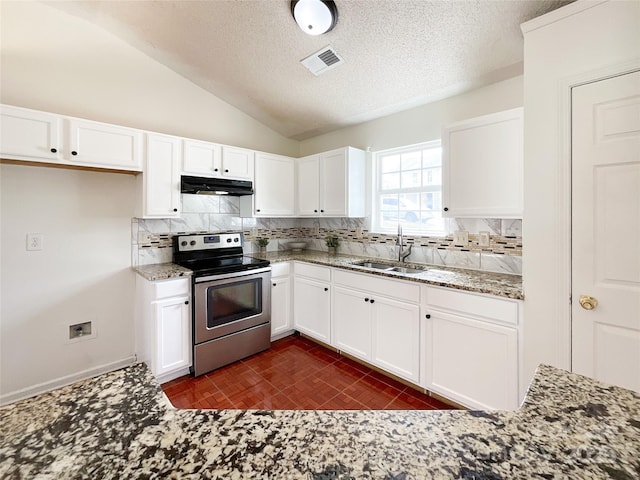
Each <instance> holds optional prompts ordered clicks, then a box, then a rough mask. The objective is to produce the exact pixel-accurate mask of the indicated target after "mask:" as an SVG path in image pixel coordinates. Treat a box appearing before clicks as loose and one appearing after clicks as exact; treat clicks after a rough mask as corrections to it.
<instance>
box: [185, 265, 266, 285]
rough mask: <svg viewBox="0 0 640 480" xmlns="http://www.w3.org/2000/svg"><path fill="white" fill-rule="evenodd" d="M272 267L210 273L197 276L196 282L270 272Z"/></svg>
mask: <svg viewBox="0 0 640 480" xmlns="http://www.w3.org/2000/svg"><path fill="white" fill-rule="evenodd" d="M270 271H271V267H264V268H254V269H253V270H243V271H241V272H234V273H219V274H217V275H209V276H207V277H195V279H194V283H203V282H211V281H214V280H224V279H226V278H235V277H246V276H248V275H256V274H260V273H266V272H270Z"/></svg>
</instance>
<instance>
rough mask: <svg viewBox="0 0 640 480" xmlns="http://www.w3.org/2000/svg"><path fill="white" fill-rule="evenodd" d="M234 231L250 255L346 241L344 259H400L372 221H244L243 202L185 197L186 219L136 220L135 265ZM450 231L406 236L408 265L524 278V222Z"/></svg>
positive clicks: (465, 222) (480, 222)
mask: <svg viewBox="0 0 640 480" xmlns="http://www.w3.org/2000/svg"><path fill="white" fill-rule="evenodd" d="M457 230H466V231H468V232H469V242H468V244H467V245H464V246H463V245H456V244H455V243H454V240H453V232H455V231H457ZM229 231H234V232H235V231H242V232H243V233H244V238H245V252H246V253H251V252H252V251H254V248H256V247H255V243H254V240H256V238H258V237H265V238H269V239H271V242H270V243H269V245H268V247H267V249H268V250H269V251H273V250H278V249H286V248H287V246H286V244H287V243H288V242H290V241H293V240H305V241H307V242H308V246H307V248H308V249H311V250H320V251H323V250H326V246H325V244H324V239H325V237H327V236H329V235H334V236H337V237H339V238H340V247H339V249H338V252H339V253H348V254H353V255H362V256H367V257H373V258H381V259H393V258H396V257H397V247H396V245H395V241H396V236H395V235H388V234H380V233H372V232H370V231H369V230H368V219H366V218H319V219H318V218H240V216H239V202H238V197H223V196H210V195H182V214H181V216H180V218H176V219H138V218H134V219H132V223H131V243H132V249H131V262H132V265H134V266H137V265H147V264H154V263H165V262H171V260H172V245H173V236H174V235H176V234H181V233H198V232H229ZM447 231H448V232H449V234H448V235H447V236H446V237H426V236H412V235H405V236H404V239H405V242H406V243H411V244H413V250H412V254H411V256H410V257H409V258H408V259H407V261H408V262H413V263H429V264H435V265H446V266H452V267H461V268H471V269H477V270H485V271H492V272H500V273H512V274H517V275H521V274H522V220H519V219H495V218H492V219H479V218H471V219H470V218H450V219H447ZM479 232H489V234H490V243H489V245H488V246H480V245H479Z"/></svg>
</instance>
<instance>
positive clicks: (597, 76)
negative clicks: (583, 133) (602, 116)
mask: <svg viewBox="0 0 640 480" xmlns="http://www.w3.org/2000/svg"><path fill="white" fill-rule="evenodd" d="M638 70H640V62H639V61H638V60H633V61H629V62H623V63H618V64H612V65H607V66H606V67H602V68H597V69H593V70H587V71H585V72H582V73H580V74H578V75H571V76H568V77H564V78H562V79H560V81H559V82H558V96H559V100H558V105H559V109H558V116H559V117H558V118H559V122H558V125H559V126H560V131H559V132H558V145H557V147H558V158H559V162H558V165H557V177H556V178H557V189H556V192H557V195H556V205H557V209H556V222H557V223H556V224H557V225H558V229H557V231H556V238H555V242H554V243H555V245H556V253H557V256H558V259H559V262H558V268H557V270H556V275H557V276H558V285H559V286H560V288H559V289H558V291H557V292H556V295H555V299H553V300H554V305H555V307H556V308H555V310H556V318H557V319H558V325H557V331H556V333H557V336H558V339H559V345H560V352H559V359H560V361H561V365H558V366H559V367H561V368H564V369H566V370H569V371H572V362H571V354H572V325H573V324H572V322H573V319H572V316H571V303H572V298H571V295H572V282H571V272H572V262H573V256H572V251H571V243H572V237H571V232H572V213H573V209H572V206H571V195H572V191H571V185H572V164H573V152H572V150H571V142H572V135H571V134H572V121H571V110H572V101H571V99H572V90H573V88H575V87H579V86H582V85H587V84H589V83H595V82H599V81H602V80H606V79H608V78H613V77H618V76H622V75H626V74H628V73H632V72H635V71H638ZM525 128H526V125H525ZM525 215H526V214H525ZM525 301H526V299H525ZM525 322H526V319H525Z"/></svg>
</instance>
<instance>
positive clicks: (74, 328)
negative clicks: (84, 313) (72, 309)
mask: <svg viewBox="0 0 640 480" xmlns="http://www.w3.org/2000/svg"><path fill="white" fill-rule="evenodd" d="M92 333H93V332H92V331H91V322H84V323H76V324H75V325H69V340H73V339H75V338H80V337H93V335H91V334H92Z"/></svg>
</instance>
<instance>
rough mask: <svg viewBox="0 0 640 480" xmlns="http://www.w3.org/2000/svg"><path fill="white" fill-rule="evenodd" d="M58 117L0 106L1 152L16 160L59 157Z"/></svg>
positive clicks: (57, 158) (52, 159) (3, 155)
mask: <svg viewBox="0 0 640 480" xmlns="http://www.w3.org/2000/svg"><path fill="white" fill-rule="evenodd" d="M60 123H61V119H60V117H59V116H57V115H52V114H50V113H45V112H38V111H35V110H27V109H23V108H15V107H9V106H5V105H3V106H2V107H1V108H0V154H2V157H3V158H8V159H15V160H36V161H46V162H55V161H58V160H59V159H60V154H61V152H62V143H61V141H60Z"/></svg>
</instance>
